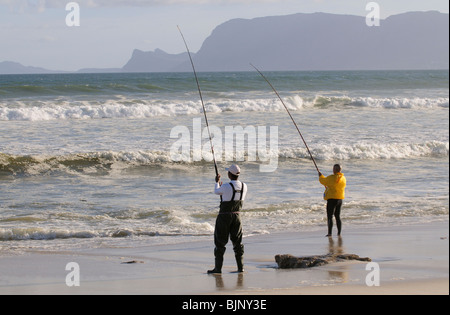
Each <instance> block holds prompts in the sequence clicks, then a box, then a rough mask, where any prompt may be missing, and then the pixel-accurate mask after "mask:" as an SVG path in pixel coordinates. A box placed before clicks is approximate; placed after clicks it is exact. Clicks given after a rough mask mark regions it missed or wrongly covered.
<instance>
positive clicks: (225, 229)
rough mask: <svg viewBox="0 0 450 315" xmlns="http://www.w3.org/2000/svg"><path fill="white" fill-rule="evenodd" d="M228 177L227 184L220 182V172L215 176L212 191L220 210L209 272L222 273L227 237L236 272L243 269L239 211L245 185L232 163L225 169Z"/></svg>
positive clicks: (245, 189)
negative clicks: (218, 196)
mask: <svg viewBox="0 0 450 315" xmlns="http://www.w3.org/2000/svg"><path fill="white" fill-rule="evenodd" d="M226 170H227V171H228V178H229V179H230V180H231V181H230V183H228V184H223V185H222V183H220V174H219V175H218V176H217V177H216V186H215V189H214V193H215V194H216V195H220V198H221V202H220V212H219V215H218V216H217V220H216V228H215V231H214V244H215V246H216V247H215V249H214V256H215V267H214V269H213V270H208V273H209V274H220V273H222V265H223V255H224V254H225V250H226V248H225V246H226V244H227V243H228V238H230V239H231V242H232V243H233V250H234V254H235V257H236V263H237V267H238V272H243V271H244V260H243V259H244V258H243V256H244V245H243V244H242V222H241V217H240V211H241V210H242V205H243V201H244V200H245V196H246V195H247V185H246V184H244V183H242V182H241V181H239V180H238V179H239V176H240V174H241V169H240V168H239V166H237V165H232V166H231V167H230V168H227V169H226Z"/></svg>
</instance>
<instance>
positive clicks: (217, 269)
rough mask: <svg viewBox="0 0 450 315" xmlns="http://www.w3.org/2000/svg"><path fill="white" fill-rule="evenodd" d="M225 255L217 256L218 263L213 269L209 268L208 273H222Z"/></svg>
mask: <svg viewBox="0 0 450 315" xmlns="http://www.w3.org/2000/svg"><path fill="white" fill-rule="evenodd" d="M222 265H223V257H222V258H217V257H216V264H215V267H214V269H213V270H208V274H220V273H222Z"/></svg>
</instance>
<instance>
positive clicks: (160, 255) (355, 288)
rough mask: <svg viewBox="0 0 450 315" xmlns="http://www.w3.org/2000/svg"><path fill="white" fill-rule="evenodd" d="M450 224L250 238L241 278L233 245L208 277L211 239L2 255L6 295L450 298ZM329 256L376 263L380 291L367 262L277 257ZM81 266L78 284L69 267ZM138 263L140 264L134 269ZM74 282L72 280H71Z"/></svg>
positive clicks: (1, 284)
mask: <svg viewBox="0 0 450 315" xmlns="http://www.w3.org/2000/svg"><path fill="white" fill-rule="evenodd" d="M448 231H449V230H448V221H447V222H436V223H430V224H420V225H408V226H406V225H405V226H390V227H383V228H376V227H371V228H367V229H363V228H361V227H347V229H346V230H345V231H344V232H345V234H344V235H343V236H342V237H341V238H338V237H336V236H334V237H333V238H330V239H329V238H326V237H324V233H323V231H322V230H316V231H310V232H301V231H299V232H298V233H279V234H270V235H256V236H249V237H247V238H245V245H246V254H245V260H246V261H245V262H246V271H245V273H243V274H238V273H234V272H233V271H234V270H235V263H234V257H233V253H232V250H231V247H230V245H229V246H228V250H227V253H226V254H225V264H224V270H223V274H222V275H221V276H212V275H207V274H206V270H207V269H208V268H210V267H211V266H212V265H211V264H212V262H213V257H212V250H213V244H212V240H208V238H207V237H205V239H203V240H196V241H193V242H190V243H182V244H172V245H152V244H151V239H149V245H145V246H142V245H141V246H139V247H133V245H132V243H133V240H132V239H130V247H122V248H111V247H109V248H106V247H105V248H102V247H99V248H96V249H89V250H82V249H78V250H73V251H59V252H53V251H52V252H43V251H33V249H32V248H30V250H29V251H26V252H25V253H22V254H8V253H2V254H1V256H0V274H1V277H0V294H2V295H17V294H21V295H22V294H25V295H28V294H31V295H34V294H44V295H47V294H49V295H53V294H58V295H61V294H62V295H79V294H89V295H94V294H111V295H115V294H140V295H143V294H145V295H293V294H295V295H325V294H333V295H344V294H369V295H370V294H374V295H376V294H378V295H379V294H395V295H397V294H398V295H403V294H414V295H416V294H417V295H422V294H445V295H447V294H449V260H448V258H449V252H448V251H449V244H448ZM330 252H339V253H351V254H357V255H359V256H361V257H370V258H371V259H372V261H373V262H376V263H377V264H378V265H379V268H380V274H379V275H380V276H379V280H380V285H379V286H367V285H366V278H367V277H368V274H369V273H370V272H371V270H369V271H367V270H366V266H367V263H366V262H338V263H332V264H329V265H325V266H321V267H314V268H310V269H295V270H281V269H278V268H277V265H276V263H275V259H274V256H275V255H276V254H292V255H294V256H308V255H323V254H327V253H330ZM70 262H75V263H76V264H77V265H78V266H79V275H80V278H79V286H68V285H67V283H66V280H68V281H69V283H73V282H71V281H72V280H75V278H74V277H72V275H73V274H72V273H71V272H72V271H74V270H75V269H71V268H68V270H66V266H67V265H68V264H69V263H70ZM128 262H133V263H128ZM66 278H68V279H66Z"/></svg>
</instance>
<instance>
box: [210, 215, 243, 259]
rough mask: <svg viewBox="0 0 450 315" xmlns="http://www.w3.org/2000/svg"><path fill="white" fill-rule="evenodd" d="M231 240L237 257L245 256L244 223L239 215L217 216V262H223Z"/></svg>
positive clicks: (215, 239)
mask: <svg viewBox="0 0 450 315" xmlns="http://www.w3.org/2000/svg"><path fill="white" fill-rule="evenodd" d="M228 239H231V242H232V243H233V250H234V254H235V256H236V257H242V256H243V255H244V245H243V244H242V223H241V216H240V214H239V213H223V214H219V215H218V216H217V220H216V228H215V231H214V245H215V246H216V247H215V249H214V255H215V257H216V260H219V261H223V255H224V254H225V250H226V248H225V246H226V245H227V243H228Z"/></svg>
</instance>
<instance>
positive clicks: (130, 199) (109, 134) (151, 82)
mask: <svg viewBox="0 0 450 315" xmlns="http://www.w3.org/2000/svg"><path fill="white" fill-rule="evenodd" d="M262 70H263V69H262ZM263 73H264V74H265V76H266V77H267V79H268V80H269V81H270V82H271V83H272V85H273V86H274V87H275V88H276V90H277V91H278V93H279V95H280V97H281V99H282V100H283V102H284V103H285V105H286V106H287V108H288V109H289V112H290V113H291V115H292V118H293V119H294V121H295V122H296V124H297V126H298V128H299V130H300V133H301V134H302V136H303V138H304V140H305V142H306V144H307V145H308V148H309V150H310V152H311V155H312V156H313V158H314V160H315V162H316V163H317V166H318V168H319V169H320V171H321V172H322V173H323V174H324V175H330V174H331V173H332V168H333V165H334V164H335V163H340V164H341V165H342V168H343V171H342V172H343V173H344V174H345V176H346V178H347V189H346V199H345V201H344V205H343V210H342V220H343V234H345V230H346V229H349V228H351V227H358V228H360V227H363V228H366V227H367V228H368V227H377V226H383V227H386V226H399V225H408V226H411V228H412V229H413V228H414V224H422V223H430V222H436V221H444V222H445V221H447V222H448V215H449V71H448V70H443V71H330V72H326V71H325V72H324V71H322V72H270V71H267V72H264V70H263ZM198 79H199V85H200V88H201V92H202V98H203V102H204V108H205V109H206V118H207V119H208V125H209V127H210V133H211V134H212V135H211V139H209V134H208V132H207V131H208V129H207V128H206V129H205V127H206V118H205V112H204V110H203V106H202V102H201V100H200V95H199V91H198V89H197V85H196V81H195V77H194V75H193V73H188V72H187V73H109V74H45V75H37V74H35V75H1V76H0V255H5V254H20V253H23V252H24V251H29V250H70V249H80V248H97V247H129V246H131V247H132V246H140V245H152V244H173V243H178V242H186V241H195V240H203V239H204V240H211V242H212V237H213V233H214V225H215V220H216V217H217V213H218V209H219V208H218V207H219V203H220V199H219V197H218V196H216V195H214V193H213V191H214V184H215V175H216V174H215V168H214V161H213V158H212V157H213V156H212V153H211V142H212V143H213V147H214V149H215V152H214V158H215V160H216V163H217V167H218V171H219V173H221V175H222V179H223V180H224V181H226V180H227V176H226V175H227V171H226V170H225V168H226V167H228V166H230V165H231V164H238V165H239V166H240V167H241V169H242V175H241V180H242V181H243V182H245V183H246V184H247V185H248V195H247V200H246V201H245V205H244V209H243V212H242V220H243V225H244V234H245V237H249V236H252V235H261V234H275V233H282V232H299V233H301V232H303V231H320V232H322V231H323V234H324V235H325V233H326V213H325V204H326V203H325V201H324V200H323V192H324V187H323V186H322V185H321V184H320V183H319V181H318V173H317V170H316V168H315V166H314V163H313V161H312V160H311V156H310V154H309V153H308V150H307V149H306V146H305V144H304V142H303V140H302V139H301V137H300V134H299V132H298V130H297V129H296V127H295V125H294V124H293V122H292V120H291V118H290V116H289V114H288V112H287V111H286V109H285V107H284V106H283V104H282V102H281V101H280V100H279V99H278V97H277V96H276V94H275V93H274V92H273V90H272V89H271V87H270V86H269V85H268V84H267V83H266V82H265V81H264V79H263V78H262V77H261V76H260V75H259V74H258V73H257V72H255V71H253V72H252V71H249V72H221V73H207V72H202V73H198ZM320 235H321V234H320ZM211 246H213V245H211Z"/></svg>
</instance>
